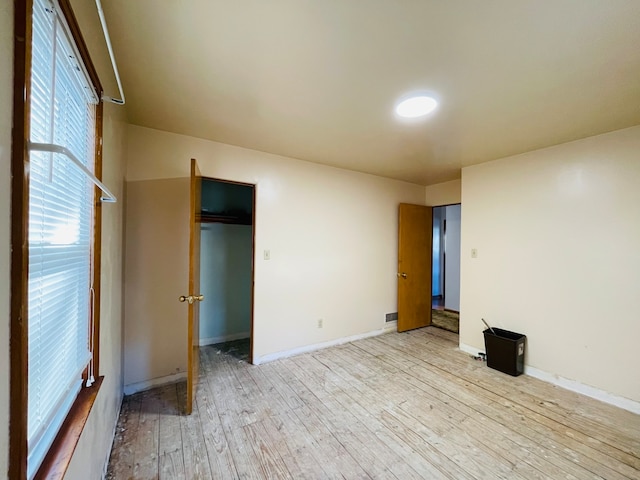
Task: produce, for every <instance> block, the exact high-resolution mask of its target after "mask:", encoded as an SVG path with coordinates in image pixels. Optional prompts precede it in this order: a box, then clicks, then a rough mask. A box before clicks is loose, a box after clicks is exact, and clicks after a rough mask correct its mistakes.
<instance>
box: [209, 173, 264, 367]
mask: <svg viewBox="0 0 640 480" xmlns="http://www.w3.org/2000/svg"><path fill="white" fill-rule="evenodd" d="M201 178H202V180H210V181H213V182H219V183H230V184H232V185H240V186H243V187H251V189H252V192H253V199H252V205H251V237H252V238H251V318H250V319H249V359H248V361H249V363H251V364H253V346H254V341H253V315H254V306H255V284H256V281H255V280H256V277H255V275H256V203H257V198H258V193H257V191H258V184H257V183H247V182H239V181H237V180H227V179H224V178H217V177H205V176H202V177H201Z"/></svg>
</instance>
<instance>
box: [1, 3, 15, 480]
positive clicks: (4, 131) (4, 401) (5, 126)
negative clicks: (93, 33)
mask: <svg viewBox="0 0 640 480" xmlns="http://www.w3.org/2000/svg"><path fill="white" fill-rule="evenodd" d="M12 87H13V2H2V3H1V4H0V105H2V108H0V478H3V477H6V475H7V470H8V468H9V466H8V457H9V321H10V320H9V311H10V309H9V297H10V295H11V283H10V277H9V274H10V253H11V238H10V235H11V221H10V216H11V122H12V110H13V109H12V107H11V105H12V102H13V95H12Z"/></svg>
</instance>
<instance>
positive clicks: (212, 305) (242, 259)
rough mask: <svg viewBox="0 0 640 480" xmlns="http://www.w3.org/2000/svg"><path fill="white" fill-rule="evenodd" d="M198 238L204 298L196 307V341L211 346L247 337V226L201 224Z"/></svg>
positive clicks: (249, 261) (249, 236) (250, 254)
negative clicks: (198, 340)
mask: <svg viewBox="0 0 640 480" xmlns="http://www.w3.org/2000/svg"><path fill="white" fill-rule="evenodd" d="M200 238H201V241H200V293H202V294H203V295H204V298H205V301H204V302H202V303H201V304H200V341H201V342H202V343H206V344H211V343H219V342H221V341H225V339H226V338H228V339H235V338H243V337H248V336H249V332H250V329H251V265H252V260H253V252H252V249H253V233H252V229H251V225H227V224H223V223H203V224H202V232H201V235H200ZM242 334H246V335H242ZM239 335H240V336H239ZM231 337H233V338H231Z"/></svg>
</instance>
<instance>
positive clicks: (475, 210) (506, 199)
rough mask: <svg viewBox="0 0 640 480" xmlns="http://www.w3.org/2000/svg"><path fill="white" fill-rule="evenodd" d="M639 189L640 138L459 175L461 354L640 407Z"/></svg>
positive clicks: (633, 135) (627, 134)
mask: <svg viewBox="0 0 640 480" xmlns="http://www.w3.org/2000/svg"><path fill="white" fill-rule="evenodd" d="M639 185H640V126H638V127H633V128H629V129H625V130H619V131H616V132H612V133H609V134H605V135H600V136H596V137H591V138H588V139H584V140H579V141H576V142H572V143H567V144H563V145H559V146H556V147H552V148H548V149H544V150H539V151H535V152H531V153H527V154H523V155H519V156H516V157H509V158H505V159H502V160H497V161H494V162H489V163H485V164H482V165H477V166H473V167H467V168H465V169H463V171H462V217H463V222H462V275H461V277H462V285H461V289H462V292H461V294H462V298H461V325H460V342H461V344H465V345H468V346H472V347H474V348H476V349H477V350H484V348H483V345H484V344H483V338H482V330H483V325H482V323H481V321H480V319H481V318H485V319H487V320H488V321H489V322H490V323H491V324H492V325H493V326H496V327H503V328H506V329H509V330H514V331H517V332H521V333H524V334H526V335H527V338H528V343H527V355H526V359H525V360H526V363H527V365H529V366H530V367H533V368H535V369H539V370H541V371H543V372H548V373H551V374H554V375H557V376H559V377H562V378H564V379H568V380H574V381H577V382H579V383H581V384H584V385H588V386H591V387H595V388H596V389H599V390H603V391H605V392H608V393H610V394H613V395H615V396H618V397H623V398H626V399H630V400H633V401H636V402H638V401H640V376H639V375H638V373H637V369H636V368H635V367H634V366H635V365H637V364H638V361H637V351H638V345H637V342H638V339H639V338H640V322H638V312H639V311H640V295H638V286H639V285H640V249H639V248H638V246H639V245H640V209H639V205H640V188H639ZM472 248H476V249H478V256H477V258H475V259H474V258H471V255H470V251H471V249H472Z"/></svg>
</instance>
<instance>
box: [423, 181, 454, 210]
mask: <svg viewBox="0 0 640 480" xmlns="http://www.w3.org/2000/svg"><path fill="white" fill-rule="evenodd" d="M461 192H462V180H451V181H450V182H444V183H436V184H435V185H429V186H428V187H425V205H431V206H433V207H437V206H440V205H452V204H454V203H460V199H461V198H462V193H461Z"/></svg>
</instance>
